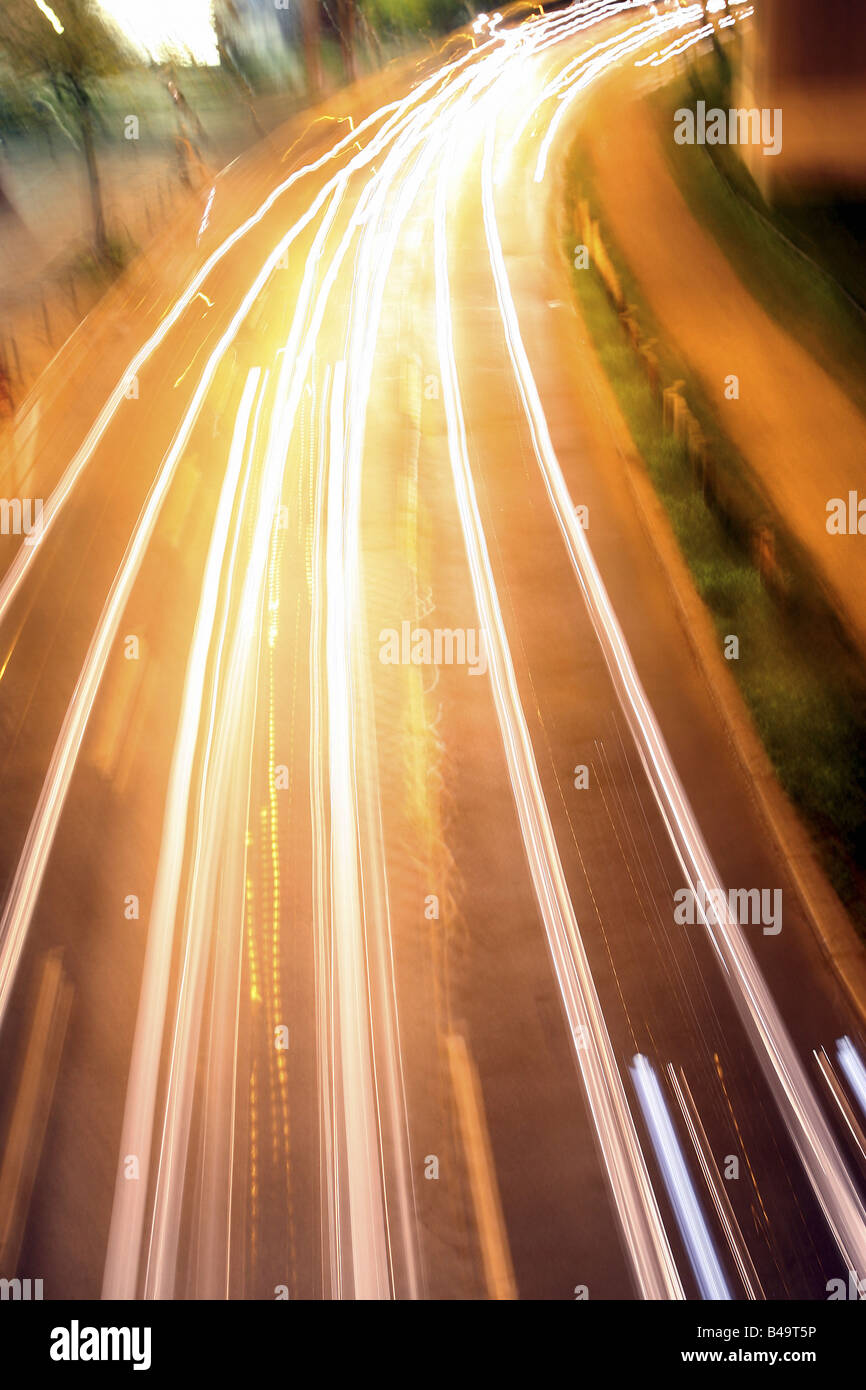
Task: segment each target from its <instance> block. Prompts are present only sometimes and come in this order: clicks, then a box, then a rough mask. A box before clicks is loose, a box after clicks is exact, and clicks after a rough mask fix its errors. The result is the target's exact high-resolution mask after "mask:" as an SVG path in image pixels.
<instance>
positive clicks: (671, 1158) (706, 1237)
mask: <svg viewBox="0 0 866 1390" xmlns="http://www.w3.org/2000/svg"><path fill="white" fill-rule="evenodd" d="M631 1074H632V1080H633V1081H634V1087H635V1090H636V1091H637V1094H638V1100H639V1101H640V1106H641V1110H642V1111H643V1116H644V1119H645V1121H646V1126H647V1129H648V1130H649V1132H650V1137H651V1139H652V1142H653V1148H654V1149H655V1155H656V1158H657V1159H658V1164H659V1167H660V1168H661V1170H662V1176H663V1178H664V1180H665V1187H666V1188H667V1191H668V1196H669V1197H670V1201H671V1206H672V1207H673V1209H674V1215H675V1217H676V1221H677V1226H678V1227H679V1231H680V1235H681V1236H682V1239H683V1244H684V1245H685V1247H686V1252H687V1254H688V1257H689V1261H690V1263H691V1266H692V1269H693V1270H694V1274H695V1278H696V1279H697V1281H698V1288H699V1289H700V1291H701V1297H702V1298H711V1299H717V1300H727V1299H729V1298H730V1297H731V1291H730V1289H729V1288H728V1283H727V1280H726V1279H725V1275H724V1271H723V1269H722V1266H721V1265H720V1263H719V1259H718V1256H717V1255H716V1252H715V1249H714V1246H713V1238H712V1236H711V1235H710V1230H709V1227H708V1226H707V1223H706V1219H705V1217H704V1213H703V1211H702V1210H701V1204H700V1202H699V1201H698V1194H697V1192H696V1191H695V1187H694V1183H693V1182H692V1180H691V1176H690V1175H689V1170H688V1166H687V1164H686V1160H685V1157H684V1155H683V1151H682V1149H681V1148H680V1143H679V1140H678V1139H677V1135H676V1130H675V1129H674V1126H673V1121H672V1120H671V1117H670V1115H669V1113H668V1108H667V1106H666V1105H665V1099H664V1096H663V1095H662V1088H661V1086H660V1085H659V1079H658V1077H657V1076H656V1074H655V1072H654V1070H653V1067H652V1063H651V1062H650V1061H649V1060H648V1058H646V1057H641V1056H640V1055H638V1056H637V1057H635V1059H634V1061H633V1062H632V1065H631Z"/></svg>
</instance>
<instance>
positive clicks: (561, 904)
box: [434, 160, 684, 1298]
mask: <svg viewBox="0 0 866 1390" xmlns="http://www.w3.org/2000/svg"><path fill="white" fill-rule="evenodd" d="M447 174H448V165H447V160H445V161H443V164H442V171H441V172H440V177H439V182H438V187H437V193H436V212H435V223H434V257H435V263H436V331H437V344H438V351H439V364H440V373H441V377H442V386H443V401H444V406H445V415H446V422H447V429H448V447H449V454H450V458H451V465H452V471H453V476H454V487H455V493H456V497H457V506H458V511H459V513H460V523H461V528H462V531H463V537H464V544H465V547H466V555H467V559H468V562H469V568H470V573H471V577H472V586H473V591H474V593H475V603H476V607H477V609H478V614H479V617H480V619H481V627H482V631H483V633H484V638H485V642H486V650H487V656H488V666H489V673H490V686H491V691H492V694H493V700H494V705H495V707H496V714H497V718H498V720H499V727H500V730H501V734H502V741H503V747H504V750H505V756H506V762H507V766H508V772H509V777H510V779H511V786H512V791H513V794H514V800H515V806H516V809H517V814H518V819H519V822H520V828H521V833H522V836H523V842H524V847H525V849H526V855H527V860H528V862H529V868H530V874H531V877H532V882H533V887H534V889H535V894H536V898H537V901H538V906H539V912H540V914H541V919H542V923H543V925H544V929H545V933H546V936H547V942H548V946H549V949H550V954H551V959H552V962H553V968H554V973H555V975H556V979H557V982H558V984H559V989H560V993H561V997H562V1001H563V1006H564V1008H565V1013H566V1018H567V1020H568V1025H569V1036H570V1041H571V1045H572V1049H573V1052H574V1055H575V1061H576V1063H577V1066H578V1069H579V1072H580V1075H581V1077H582V1079H583V1083H584V1087H585V1090H586V1095H587V1101H588V1105H589V1110H590V1114H591V1117H592V1122H593V1125H594V1127H595V1132H596V1135H597V1138H598V1143H599V1148H600V1150H601V1153H602V1157H603V1159H604V1166H605V1169H606V1175H607V1179H608V1182H609V1184H610V1187H611V1191H612V1195H613V1200H614V1205H615V1209H616V1212H617V1215H618V1218H619V1223H620V1228H621V1231H622V1237H623V1242H624V1245H625V1248H626V1250H627V1252H628V1255H629V1260H630V1263H631V1267H632V1270H633V1273H634V1276H635V1280H636V1282H637V1286H638V1289H639V1291H640V1294H641V1296H642V1297H643V1298H683V1297H684V1294H683V1289H682V1284H681V1282H680V1278H679V1274H678V1273H677V1269H676V1265H675V1263H674V1259H673V1254H672V1252H671V1249H670V1244H669V1242H668V1238H667V1234H666V1232H665V1229H664V1225H663V1223H662V1219H661V1214H660V1212H659V1209H658V1204H657V1202H656V1198H655V1194H654V1192H653V1190H652V1184H651V1182H650V1178H649V1173H648V1172H647V1169H646V1164H645V1162H644V1158H643V1154H642V1153H641V1149H640V1144H639V1142H638V1138H637V1133H636V1131H635V1128H634V1121H633V1119H632V1116H631V1112H630V1111H629V1108H628V1102H627V1100H626V1096H625V1090H624V1088H623V1084H622V1078H621V1077H620V1074H619V1070H618V1068H617V1065H616V1059H615V1057H614V1052H613V1047H612V1044H611V1041H610V1037H609V1035H608V1031H607V1026H606V1024H605V1021H604V1015H603V1013H602V1009H601V1004H600V1002H599V999H598V995H597V993H596V989H595V983H594V981H593V978H592V972H591V969H590V966H589V960H588V958H587V955H586V950H585V947H584V944H583V940H582V938H581V935H580V930H579V928H578V924H577V920H576V917H575V913H574V908H573V906H572V903H571V898H570V896H569V892H568V885H567V883H566V881H565V874H564V872H563V868H562V863H561V860H560V857H559V850H558V848H557V845H556V840H555V836H554V832H553V826H552V824H551V821H550V813H549V811H548V808H547V803H546V801H545V799H544V792H543V789H542V786H541V779H540V777H539V774H538V767H537V764H536V761H535V754H534V751H533V748H532V740H531V738H530V734H529V728H528V726H527V723H526V716H525V714H524V712H523V706H522V703H521V700H520V693H519V690H518V686H517V678H516V675H515V672H514V665H513V662H512V659H511V653H510V651H509V647H508V639H507V636H506V632H505V624H504V621H503V618H502V612H501V609H500V605H499V599H498V596H497V593H496V585H495V581H494V578H493V572H492V569H491V565H490V557H489V554H488V550H487V543H486V540H485V537H484V530H483V526H482V523H481V517H480V514H479V511H478V503H477V500H476V497H475V487H474V483H473V481H472V472H471V468H470V464H469V455H468V448H467V440H466V425H465V421H464V418H463V411H462V405H461V399H460V388H459V384H458V376H457V364H456V360H455V355H454V342H453V328H452V323H451V307H450V288H449V276H448V242H447V228H446V194H447V187H448V179H447Z"/></svg>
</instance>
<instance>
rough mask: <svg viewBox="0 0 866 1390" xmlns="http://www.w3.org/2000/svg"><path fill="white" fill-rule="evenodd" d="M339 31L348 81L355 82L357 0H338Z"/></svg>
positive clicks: (356, 69)
mask: <svg viewBox="0 0 866 1390" xmlns="http://www.w3.org/2000/svg"><path fill="white" fill-rule="evenodd" d="M337 33H338V34H339V36H340V52H341V53H342V55H343V70H344V72H345V74H346V81H347V82H354V81H355V79H356V77H357V76H358V65H357V61H356V58H355V0H337Z"/></svg>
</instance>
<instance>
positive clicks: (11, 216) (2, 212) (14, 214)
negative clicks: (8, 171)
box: [0, 179, 21, 222]
mask: <svg viewBox="0 0 866 1390" xmlns="http://www.w3.org/2000/svg"><path fill="white" fill-rule="evenodd" d="M0 217H2V218H4V219H5V220H7V221H9V220H11V221H14V222H20V221H21V218H20V217H19V216H18V209H17V208H16V206H15V204H14V203H13V202H12V200H11V198H9V197H8V196H7V193H6V189H5V188H4V187H3V180H2V179H0Z"/></svg>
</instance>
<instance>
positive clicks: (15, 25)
mask: <svg viewBox="0 0 866 1390" xmlns="http://www.w3.org/2000/svg"><path fill="white" fill-rule="evenodd" d="M51 10H52V12H53V14H54V15H55V16H56V18H57V20H58V21H59V23H60V25H62V29H63V32H62V33H58V32H57V31H56V29H55V27H54V25H53V24H52V23H51V20H50V19H49V18H48V16H47V15H46V14H44V13H43V11H42V10H40V9H39V8H38V6H37V5H35V4H34V3H33V0H3V4H2V7H0V48H2V50H3V53H4V55H5V57H6V58H7V60H8V61H9V62H10V63H11V64H12V65H13V66H14V67H16V68H17V69H18V70H19V71H21V72H23V73H29V74H33V75H44V76H47V77H48V78H49V79H51V80H52V81H53V82H55V83H57V84H58V85H63V84H67V85H70V86H73V87H75V86H79V85H80V86H83V85H85V84H86V83H87V82H88V81H90V80H91V79H93V78H95V77H105V76H107V75H108V74H109V73H113V72H118V71H120V69H121V68H124V67H127V66H128V65H129V64H130V62H131V61H134V58H133V55H132V53H131V52H130V50H129V49H128V47H127V46H126V44H125V43H124V41H123V38H122V36H121V35H120V34H119V33H118V32H117V30H115V29H114V27H113V26H112V25H110V24H109V23H108V22H107V21H106V18H105V15H104V14H103V12H102V11H101V10H100V8H99V7H98V5H97V4H96V3H95V0H53V3H52V4H51Z"/></svg>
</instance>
